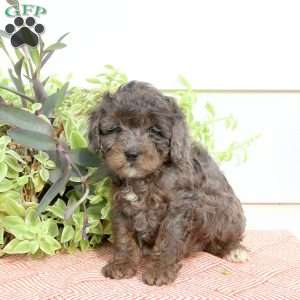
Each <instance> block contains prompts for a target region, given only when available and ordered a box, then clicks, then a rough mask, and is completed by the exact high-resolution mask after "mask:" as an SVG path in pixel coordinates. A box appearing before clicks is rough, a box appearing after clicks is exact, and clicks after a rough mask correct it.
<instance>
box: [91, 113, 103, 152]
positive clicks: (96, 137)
mask: <svg viewBox="0 0 300 300" xmlns="http://www.w3.org/2000/svg"><path fill="white" fill-rule="evenodd" d="M100 120H101V111H100V110H97V109H96V110H94V111H93V112H92V113H91V114H90V117H89V130H88V139H89V145H90V147H91V149H92V150H93V151H95V152H97V153H98V152H101V149H102V146H101V141H100V130H99V127H100Z"/></svg>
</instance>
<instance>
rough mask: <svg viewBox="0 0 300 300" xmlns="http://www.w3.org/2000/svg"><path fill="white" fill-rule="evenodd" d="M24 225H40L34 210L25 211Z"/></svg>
mask: <svg viewBox="0 0 300 300" xmlns="http://www.w3.org/2000/svg"><path fill="white" fill-rule="evenodd" d="M25 224H26V225H28V226H38V225H40V224H41V219H40V218H39V217H38V216H37V214H36V210H35V209H34V208H28V209H27V210H26V216H25Z"/></svg>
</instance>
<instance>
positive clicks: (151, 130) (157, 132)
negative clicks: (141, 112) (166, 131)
mask: <svg viewBox="0 0 300 300" xmlns="http://www.w3.org/2000/svg"><path fill="white" fill-rule="evenodd" d="M148 132H149V133H150V134H151V135H156V136H157V135H158V136H163V134H162V131H161V130H160V129H159V128H158V127H157V126H152V127H150V128H149V129H148Z"/></svg>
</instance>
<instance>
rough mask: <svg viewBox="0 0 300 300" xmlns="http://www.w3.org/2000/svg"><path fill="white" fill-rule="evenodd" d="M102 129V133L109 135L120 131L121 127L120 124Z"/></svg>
mask: <svg viewBox="0 0 300 300" xmlns="http://www.w3.org/2000/svg"><path fill="white" fill-rule="evenodd" d="M99 130H100V134H102V135H108V134H112V133H118V132H120V131H121V127H119V126H114V127H111V128H109V129H101V128H100V129H99Z"/></svg>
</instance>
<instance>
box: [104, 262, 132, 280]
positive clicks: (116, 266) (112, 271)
mask: <svg viewBox="0 0 300 300" xmlns="http://www.w3.org/2000/svg"><path fill="white" fill-rule="evenodd" d="M102 274H103V275H104V276H105V277H109V278H112V279H122V278H130V277H133V276H134V275H135V274H136V266H135V265H133V264H132V263H130V262H127V261H112V262H110V263H108V264H107V265H106V266H104V267H103V269H102Z"/></svg>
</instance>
